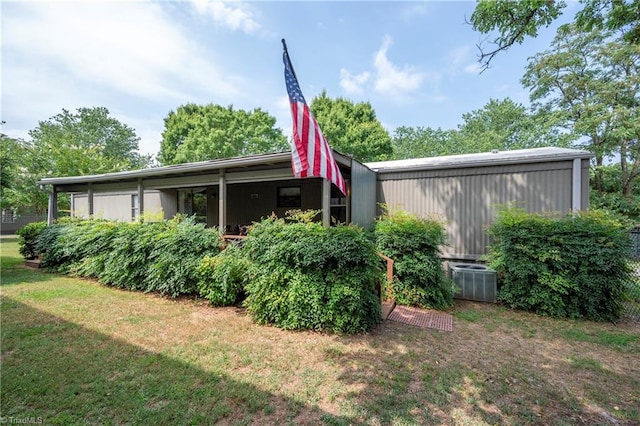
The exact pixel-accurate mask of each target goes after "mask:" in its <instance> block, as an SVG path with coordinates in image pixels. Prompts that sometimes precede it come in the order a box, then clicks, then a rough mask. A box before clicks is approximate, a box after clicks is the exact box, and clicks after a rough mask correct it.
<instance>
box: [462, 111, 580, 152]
mask: <svg viewBox="0 0 640 426" xmlns="http://www.w3.org/2000/svg"><path fill="white" fill-rule="evenodd" d="M462 119H463V120H464V122H463V123H462V124H461V125H460V126H458V132H457V134H456V139H457V143H455V144H454V147H455V148H456V151H458V152H460V153H463V152H469V153H470V152H488V151H491V150H494V149H497V150H501V151H506V150H512V149H524V148H537V147H541V146H558V145H561V146H563V145H567V144H568V140H567V136H566V135H563V134H561V133H559V132H557V131H556V130H555V129H554V127H553V124H554V122H555V120H554V117H553V116H551V115H549V114H546V112H545V111H544V110H541V111H540V112H539V113H537V114H532V113H530V112H529V111H527V109H526V108H525V106H524V105H522V104H519V103H516V102H514V101H512V100H511V99H509V98H506V99H503V100H496V99H491V100H489V102H488V103H487V104H486V105H485V106H484V107H482V109H479V110H475V111H472V112H470V113H466V114H463V115H462Z"/></svg>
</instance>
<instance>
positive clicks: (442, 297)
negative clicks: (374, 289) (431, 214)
mask: <svg viewBox="0 0 640 426" xmlns="http://www.w3.org/2000/svg"><path fill="white" fill-rule="evenodd" d="M374 234H375V239H376V246H377V248H378V250H379V251H380V252H381V253H383V254H384V255H386V256H389V257H390V258H391V259H393V260H394V264H393V266H394V274H395V279H394V280H393V283H392V285H391V291H390V293H391V295H392V296H393V298H394V299H395V301H396V303H398V304H400V305H409V306H419V307H422V308H434V309H444V308H448V307H450V306H451V305H452V304H453V285H452V283H451V281H450V280H448V279H447V278H446V277H445V274H444V271H443V269H442V262H441V260H440V256H439V254H440V251H439V250H440V249H439V246H440V245H442V244H445V243H446V231H445V228H444V225H443V223H442V222H441V221H438V220H432V219H421V218H419V217H418V216H416V215H413V214H410V213H407V212H404V211H400V210H399V211H393V212H391V211H386V212H385V214H384V215H383V216H381V217H380V219H379V220H378V221H377V222H376V225H375V230H374Z"/></svg>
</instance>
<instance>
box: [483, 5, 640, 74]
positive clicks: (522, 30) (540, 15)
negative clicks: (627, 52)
mask: <svg viewBox="0 0 640 426" xmlns="http://www.w3.org/2000/svg"><path fill="white" fill-rule="evenodd" d="M580 3H581V4H582V9H581V10H580V11H579V12H578V13H577V14H576V19H575V24H576V25H577V27H578V28H579V29H580V30H582V31H591V30H593V29H607V30H617V31H620V32H621V33H622V34H623V39H624V41H625V42H627V43H630V44H636V45H637V44H639V43H640V19H639V16H640V1H638V0H580ZM566 5H567V3H566V2H565V1H549V0H527V1H515V0H508V1H495V0H479V1H478V4H477V5H476V8H475V10H474V12H473V14H472V15H471V25H472V26H473V29H474V30H476V31H479V32H481V33H483V34H488V33H492V32H497V35H496V36H495V37H494V38H493V40H491V41H490V44H491V45H492V47H491V48H487V47H486V45H485V46H480V62H481V64H482V65H483V67H484V68H486V67H488V66H489V65H490V63H491V60H492V59H493V58H494V57H495V56H496V54H498V53H499V52H501V51H504V50H507V49H509V48H510V47H511V46H513V45H514V44H521V43H522V42H523V41H524V40H525V39H526V38H527V37H536V36H537V35H538V30H539V29H540V28H542V27H547V26H549V25H550V24H551V23H552V22H553V21H555V20H556V19H557V18H558V17H559V16H560V15H562V12H563V10H564V8H565V7H566Z"/></svg>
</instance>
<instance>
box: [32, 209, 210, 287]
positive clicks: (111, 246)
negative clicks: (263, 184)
mask: <svg viewBox="0 0 640 426" xmlns="http://www.w3.org/2000/svg"><path fill="white" fill-rule="evenodd" d="M219 247H220V236H219V234H218V231H217V230H216V229H205V227H204V225H202V224H196V223H194V220H193V219H191V218H188V219H184V218H178V219H176V220H172V221H169V222H156V223H138V222H136V223H128V222H110V221H104V220H73V219H67V220H62V221H60V222H58V223H56V224H54V225H51V226H45V227H44V228H43V229H42V230H41V231H40V232H39V234H38V236H37V238H36V247H35V250H34V251H35V252H36V253H42V256H43V260H42V262H43V266H44V267H46V268H47V269H48V270H50V271H54V272H64V273H73V274H76V275H80V276H87V277H97V278H98V279H99V280H100V281H101V282H103V283H104V284H107V285H113V286H116V287H121V288H126V289H129V290H143V291H157V292H160V293H162V294H168V295H171V296H173V297H175V296H178V295H183V294H195V293H196V292H197V290H198V285H197V284H198V274H197V271H196V269H197V267H198V265H199V263H200V261H201V260H202V258H203V257H205V256H213V255H215V254H217V253H218V252H219V250H220V248H219Z"/></svg>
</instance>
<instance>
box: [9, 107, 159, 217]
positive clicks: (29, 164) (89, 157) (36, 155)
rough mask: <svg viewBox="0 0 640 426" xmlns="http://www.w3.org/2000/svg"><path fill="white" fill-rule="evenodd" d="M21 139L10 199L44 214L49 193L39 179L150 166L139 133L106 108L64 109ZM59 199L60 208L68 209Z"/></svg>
mask: <svg viewBox="0 0 640 426" xmlns="http://www.w3.org/2000/svg"><path fill="white" fill-rule="evenodd" d="M29 136H30V137H31V140H30V141H24V142H23V143H21V157H20V160H19V170H20V172H19V173H18V174H17V175H15V184H14V187H13V189H12V191H11V197H10V201H11V203H12V204H13V207H18V208H20V209H22V210H27V211H33V212H35V213H37V214H42V213H44V212H46V210H47V203H48V200H47V194H46V193H45V192H44V191H42V190H40V189H39V188H38V186H37V184H36V182H37V181H38V180H39V179H40V178H43V177H53V176H79V175H89V174H99V173H108V172H117V171H122V170H131V169H137V168H141V167H144V166H146V165H147V164H148V163H149V161H150V158H149V157H147V156H141V155H139V154H138V152H137V149H138V141H139V138H138V137H137V136H136V134H135V131H134V130H133V129H132V128H130V127H129V126H127V125H125V124H123V123H121V122H120V121H118V120H117V119H115V118H113V117H111V116H110V115H109V110H108V109H107V108H103V107H95V108H79V109H78V110H77V112H76V113H72V112H69V111H67V110H66V109H63V110H62V113H60V114H57V115H55V116H53V117H51V118H49V119H48V120H45V121H40V122H39V123H38V126H37V127H36V128H35V129H33V130H31V131H30V132H29ZM67 202H68V201H66V198H65V197H61V204H62V205H61V206H60V207H61V208H62V209H64V208H65V204H66V203H67Z"/></svg>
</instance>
